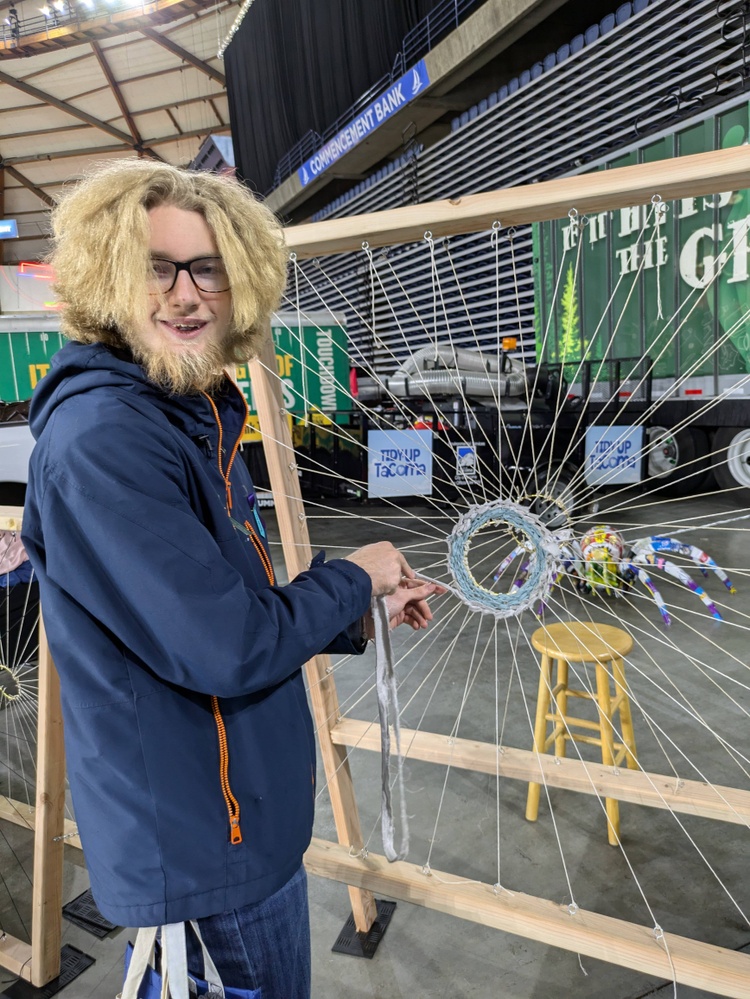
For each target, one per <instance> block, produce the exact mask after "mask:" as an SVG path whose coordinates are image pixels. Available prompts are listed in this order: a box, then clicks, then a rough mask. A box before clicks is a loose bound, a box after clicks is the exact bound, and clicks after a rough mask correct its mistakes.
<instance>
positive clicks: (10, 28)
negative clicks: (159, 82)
mask: <svg viewBox="0 0 750 999" xmlns="http://www.w3.org/2000/svg"><path fill="white" fill-rule="evenodd" d="M139 7H140V8H142V9H143V12H144V13H145V4H144V3H143V2H142V0H138V2H136V3H132V2H130V3H129V2H127V0H118V2H117V3H112V4H111V5H108V6H107V7H106V8H102V7H101V6H100V7H99V9H98V10H96V9H94V8H93V7H92V8H91V9H85V10H81V9H80V8H79V7H78V6H74V5H73V4H72V3H71V2H70V0H65V3H64V4H63V5H62V9H60V7H55V6H54V4H52V3H48V4H47V9H48V10H49V14H46V15H45V14H42V13H41V12H40V13H39V14H34V15H33V16H31V17H20V16H19V14H18V12H17V10H16V9H15V7H10V8H9V9H8V10H7V11H6V12H5V17H4V18H3V20H2V23H1V24H0V32H1V35H0V38H1V42H0V45H1V47H2V48H6V49H12V48H22V47H23V39H24V38H29V37H32V36H34V35H45V34H46V35H47V36H48V37H49V34H50V32H51V31H54V30H55V29H56V28H70V27H74V28H77V29H79V28H81V26H82V25H83V24H85V23H86V22H87V21H90V20H93V19H94V18H97V19H98V18H101V17H107V16H109V15H111V14H112V13H114V12H115V11H121V10H123V9H130V8H132V9H137V8H139ZM0 16H2V15H0Z"/></svg>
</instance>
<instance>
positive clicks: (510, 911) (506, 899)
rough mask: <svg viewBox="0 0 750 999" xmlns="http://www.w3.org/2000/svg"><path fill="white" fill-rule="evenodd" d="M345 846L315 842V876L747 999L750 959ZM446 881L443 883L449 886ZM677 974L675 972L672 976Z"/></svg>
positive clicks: (308, 859) (311, 857)
mask: <svg viewBox="0 0 750 999" xmlns="http://www.w3.org/2000/svg"><path fill="white" fill-rule="evenodd" d="M349 854H350V850H349V847H347V846H340V845H339V844H338V843H329V842H326V841H324V840H319V839H313V841H312V843H311V844H310V847H309V849H308V851H307V853H306V854H305V867H306V868H307V870H308V871H309V872H311V873H312V874H318V875H320V876H321V877H324V878H332V879H333V880H334V881H342V882H343V883H344V884H348V885H356V886H357V887H359V888H369V889H370V890H371V891H373V892H382V893H384V894H386V895H390V896H392V897H393V898H397V899H403V900H405V901H407V902H413V903H415V904H416V905H423V906H425V907H426V908H428V909H436V910H438V911H439V912H447V913H450V915H452V916H459V917H460V918H462V919H468V920H471V921H472V922H475V923H481V924H482V925H483V926H491V927H494V928H495V929H498V930H504V931H505V932H506V933H514V934H517V935H519V936H523V937H527V938H528V939H530V940H538V941H539V942H540V943H545V944H550V945H552V946H554V947H562V948H563V949H564V950H571V951H573V952H574V953H577V954H586V955H587V956H588V957H593V958H597V959H598V960H601V961H609V962H610V963H611V964H619V965H622V966H624V967H626V968H633V969H635V970H636V971H643V972H645V973H646V974H649V975H658V976H659V977H660V978H665V979H667V980H668V981H672V980H676V981H677V982H679V983H681V984H683V985H691V986H693V987H695V988H698V989H706V990H707V991H708V992H711V993H713V994H715V995H720V996H730V997H731V999H750V955H748V954H740V953H737V952H736V951H732V950H727V949H725V948H723V947H716V946H713V945H712V944H707V943H702V942H700V941H698V940H691V939H689V938H688V937H681V936H676V935H675V934H672V933H664V935H663V939H661V940H660V939H657V935H656V932H655V928H654V927H648V926H639V925H637V924H636V923H629V922H627V921H625V920H622V919H614V918H612V917H611V916H601V915H599V914H598V913H595V912H589V911H587V910H584V909H575V910H574V911H573V912H571V911H570V910H569V909H568V906H566V905H559V904H557V903H555V902H550V901H548V900H547V899H543V898H536V897H535V896H533V895H524V894H522V893H521V892H516V891H513V890H498V891H495V889H494V888H492V887H491V886H490V885H484V884H477V882H476V881H466V882H463V883H462V882H461V879H459V878H457V877H456V876H455V875H453V874H443V873H441V872H439V871H431V872H430V873H429V874H425V873H424V871H423V869H422V868H421V867H418V866H415V865H414V864H409V863H406V862H405V861H401V862H398V863H394V864H389V863H388V861H387V860H386V859H385V857H381V856H377V855H375V854H372V853H370V854H368V856H367V857H366V858H362V857H357V856H354V857H352V856H350V855H349ZM444 882H445V883H444ZM672 969H674V970H672Z"/></svg>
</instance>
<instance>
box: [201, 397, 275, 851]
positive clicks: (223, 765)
mask: <svg viewBox="0 0 750 999" xmlns="http://www.w3.org/2000/svg"><path fill="white" fill-rule="evenodd" d="M238 391H239V389H238ZM240 394H241V393H240ZM203 395H204V396H205V397H206V399H208V401H209V404H210V406H211V410H212V411H213V414H214V419H215V420H216V425H217V427H218V428H219V447H218V453H217V456H216V457H217V461H218V465H219V473H220V475H221V477H222V479H223V480H224V487H225V489H226V504H227V516H231V510H232V485H231V482H230V481H229V476H230V473H231V471H232V465H233V464H234V459H235V458H236V457H237V451H238V449H239V446H240V441H241V440H242V434H243V431H244V429H245V423H246V422H247V414H248V409H247V403H246V402H245V397H244V396H242V401H243V402H245V419H244V421H243V423H242V430H241V431H240V434H239V437H238V438H237V440H236V441H235V442H234V447H233V448H232V453H231V455H230V456H229V461H228V462H227V467H226V471H225V470H224V464H223V461H222V444H223V439H224V428H223V427H222V425H221V418H220V417H219V410H218V409H217V408H216V403H215V402H214V401H213V399H212V398H211V396H210V395H208V393H206V392H204V393H203ZM246 523H247V522H246ZM248 526H249V525H248ZM250 530H251V531H252V528H250ZM251 539H252V540H253V543H255V540H256V539H255V538H254V537H253V535H252V534H251ZM259 543H260V542H259V541H258V544H259ZM258 544H256V545H255V547H256V549H257V547H258ZM261 547H262V545H261ZM259 554H260V552H259ZM263 554H264V555H266V553H265V549H264V550H263ZM262 561H263V567H264V568H265V570H266V574H268V571H269V568H268V567H269V566H270V560H269V559H268V556H267V555H266V558H265V559H262ZM266 561H268V566H267V565H266ZM271 573H273V569H271ZM211 710H212V711H213V715H214V721H215V722H216V732H217V734H218V737H219V777H220V780H221V793H222V794H223V796H224V802H225V804H226V806H227V814H228V815H229V840H230V842H231V843H232V845H237V844H238V843H241V842H242V831H241V830H240V803H239V802H238V801H237V799H236V798H235V796H234V794H233V793H232V785H231V784H230V783H229V747H228V746H227V730H226V726H225V724H224V718H223V716H222V714H221V707H220V705H219V698H218V697H215V696H213V695H212V696H211Z"/></svg>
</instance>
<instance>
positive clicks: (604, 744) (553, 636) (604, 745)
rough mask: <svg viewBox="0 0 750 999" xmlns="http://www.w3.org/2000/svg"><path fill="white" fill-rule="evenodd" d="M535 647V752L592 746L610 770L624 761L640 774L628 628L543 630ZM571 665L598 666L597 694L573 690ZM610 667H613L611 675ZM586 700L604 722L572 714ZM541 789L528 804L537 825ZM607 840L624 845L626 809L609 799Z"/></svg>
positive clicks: (534, 789) (567, 625)
mask: <svg viewBox="0 0 750 999" xmlns="http://www.w3.org/2000/svg"><path fill="white" fill-rule="evenodd" d="M531 644H532V645H533V646H534V648H535V649H536V650H537V652H541V654H542V663H541V673H540V676H539V694H538V697H537V702H536V721H535V723H534V749H535V751H536V752H538V753H546V752H547V750H548V749H549V747H550V746H551V745H552V743H554V744H555V756H565V748H566V741H567V740H568V739H574V740H575V741H576V742H586V743H589V745H592V746H600V747H601V751H602V763H604V764H605V766H618V765H619V764H620V763H621V762H622V761H623V759H625V760H627V765H628V767H629V768H630V769H631V770H638V769H639V766H638V760H637V757H636V749H635V734H634V732H633V719H632V716H631V713H630V699H629V697H628V687H627V683H626V681H625V666H624V664H623V656H626V655H627V654H628V652H630V650H631V649H632V648H633V639H632V638H631V637H630V635H629V634H628V633H627V632H626V631H623V630H622V628H614V627H612V626H611V625H608V624H586V623H583V622H579V621H563V622H561V623H559V624H550V625H547V626H546V627H543V628H538V629H537V630H536V631H535V632H534V634H533V635H532V636H531ZM553 660H554V661H555V662H556V663H557V682H556V683H555V685H554V686H553V684H552V662H553ZM569 663H595V664H596V694H593V693H590V692H589V691H587V690H574V689H572V688H571V687H569V686H568V665H569ZM606 663H611V670H612V672H611V674H610V673H609V672H608V670H607V667H606V665H605V664H606ZM610 677H611V679H612V680H613V681H614V688H615V689H614V695H613V693H612V691H611V688H610ZM569 697H581V698H584V699H587V700H590V701H595V702H596V705H597V708H598V712H599V718H598V720H597V721H587V720H586V719H583V718H574V717H573V716H571V715H569V714H568V698H569ZM617 712H619V714H620V728H621V730H622V742H616V741H615V727H614V716H615V714H616V713H617ZM547 722H552V731H551V733H550V734H549V735H547ZM573 728H579V729H584V730H588V731H589V732H593V733H596V734H591V735H586V734H584V733H577V732H574V731H573ZM540 792H541V784H537V783H533V782H532V783H530V784H529V793H528V797H527V799H526V818H527V819H529V821H531V822H534V821H535V820H536V817H537V815H538V814H539V795H540ZM605 802H606V809H607V820H608V821H607V827H608V828H607V835H608V839H609V842H610V843H611V844H612V845H613V846H616V845H617V844H618V843H619V841H620V808H619V803H618V802H617V799H615V798H606V799H605Z"/></svg>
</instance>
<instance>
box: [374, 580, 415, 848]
mask: <svg viewBox="0 0 750 999" xmlns="http://www.w3.org/2000/svg"><path fill="white" fill-rule="evenodd" d="M372 619H373V621H374V622H375V657H376V658H375V661H376V687H377V692H378V714H379V715H380V753H381V757H380V762H381V776H382V783H383V787H382V798H381V811H380V826H381V830H382V835H383V850H384V852H385V855H386V857H387V858H388V860H390V861H394V860H403V859H404V857H406V854H407V853H408V852H409V822H408V819H407V815H406V798H405V795H404V761H403V758H402V756H401V724H400V722H399V717H398V690H397V687H396V674H395V670H394V668H393V649H392V648H391V633H390V630H389V628H388V607H387V604H386V598H385V597H377V598H376V599H375V600H373V602H372ZM391 725H393V734H394V736H395V740H396V760H397V764H396V765H397V771H396V781H397V785H398V794H399V799H400V802H399V803H400V806H401V807H400V813H401V846H400V848H399V849H398V851H397V850H396V848H395V847H394V845H393V840H394V823H393V803H392V801H391V730H390V726H391Z"/></svg>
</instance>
